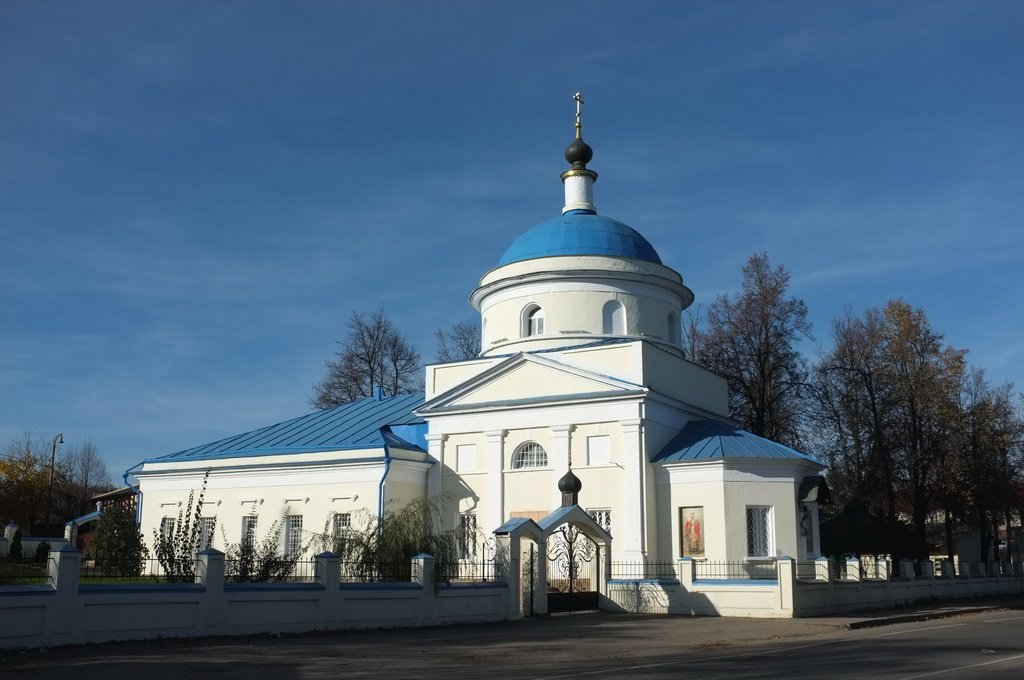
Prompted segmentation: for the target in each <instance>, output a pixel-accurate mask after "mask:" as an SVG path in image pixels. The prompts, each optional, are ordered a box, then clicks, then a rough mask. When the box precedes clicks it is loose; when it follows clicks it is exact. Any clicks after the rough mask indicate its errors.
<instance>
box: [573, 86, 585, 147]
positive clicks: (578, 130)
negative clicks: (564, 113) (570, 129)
mask: <svg viewBox="0 0 1024 680" xmlns="http://www.w3.org/2000/svg"><path fill="white" fill-rule="evenodd" d="M572 99H573V101H574V102H576V139H581V138H582V132H583V122H582V121H581V120H580V111H581V110H582V106H583V95H582V94H581V93H579V92H577V93H576V94H574V95H573V96H572Z"/></svg>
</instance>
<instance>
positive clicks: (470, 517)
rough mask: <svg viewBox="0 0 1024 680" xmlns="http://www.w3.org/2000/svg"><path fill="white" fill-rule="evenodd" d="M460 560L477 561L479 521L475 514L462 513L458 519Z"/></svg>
mask: <svg viewBox="0 0 1024 680" xmlns="http://www.w3.org/2000/svg"><path fill="white" fill-rule="evenodd" d="M457 530H458V540H459V559H460V560H475V559H476V557H477V545H476V535H477V519H476V513H475V512H462V513H459V517H458V527H457Z"/></svg>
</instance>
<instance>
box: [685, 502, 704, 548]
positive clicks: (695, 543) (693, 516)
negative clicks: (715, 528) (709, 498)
mask: <svg viewBox="0 0 1024 680" xmlns="http://www.w3.org/2000/svg"><path fill="white" fill-rule="evenodd" d="M679 547H680V551H679V552H680V556H681V557H704V506H702V505H695V506H690V507H685V508H679Z"/></svg>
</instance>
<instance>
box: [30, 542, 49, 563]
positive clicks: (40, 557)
mask: <svg viewBox="0 0 1024 680" xmlns="http://www.w3.org/2000/svg"><path fill="white" fill-rule="evenodd" d="M49 555H50V542H49V541H43V542H42V543H40V544H39V545H37V546H36V554H35V555H33V556H32V560H33V561H34V562H45V561H46V558H47V557H49Z"/></svg>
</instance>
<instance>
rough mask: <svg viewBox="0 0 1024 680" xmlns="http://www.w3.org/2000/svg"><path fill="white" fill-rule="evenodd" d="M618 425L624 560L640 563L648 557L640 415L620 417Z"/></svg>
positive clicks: (641, 421)
mask: <svg viewBox="0 0 1024 680" xmlns="http://www.w3.org/2000/svg"><path fill="white" fill-rule="evenodd" d="M619 427H620V428H622V464H623V467H624V468H625V474H624V475H623V489H622V497H623V499H625V503H624V504H625V507H624V508H623V510H624V513H623V527H624V529H625V535H624V536H623V538H624V539H625V540H624V541H623V542H624V544H625V554H624V559H626V560H627V561H630V562H632V561H637V562H642V561H644V560H646V558H647V537H646V526H647V508H646V503H644V468H645V465H644V463H645V461H644V459H643V450H644V447H643V441H642V437H643V420H642V419H640V418H630V419H628V420H620V421H619Z"/></svg>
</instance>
